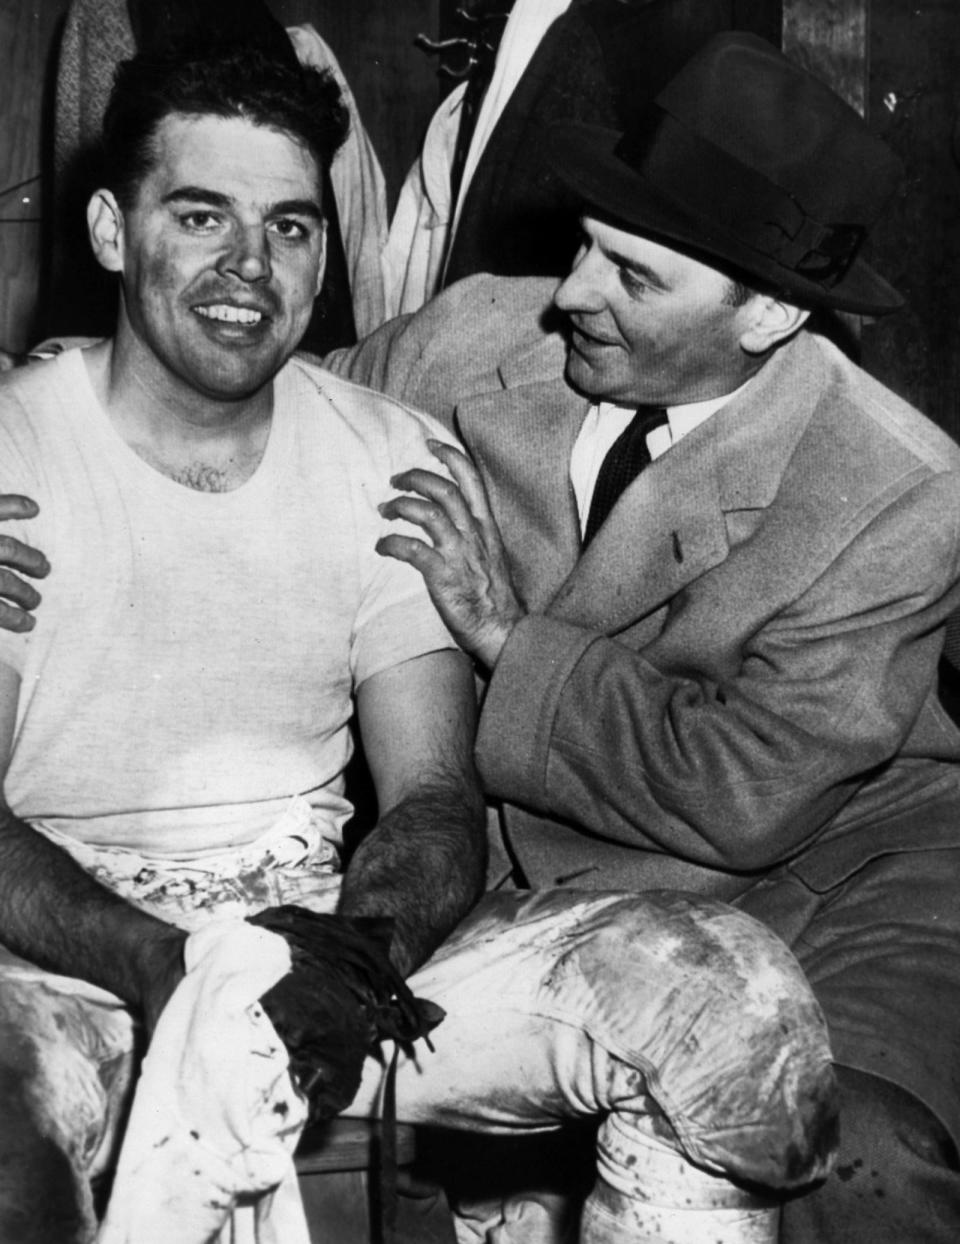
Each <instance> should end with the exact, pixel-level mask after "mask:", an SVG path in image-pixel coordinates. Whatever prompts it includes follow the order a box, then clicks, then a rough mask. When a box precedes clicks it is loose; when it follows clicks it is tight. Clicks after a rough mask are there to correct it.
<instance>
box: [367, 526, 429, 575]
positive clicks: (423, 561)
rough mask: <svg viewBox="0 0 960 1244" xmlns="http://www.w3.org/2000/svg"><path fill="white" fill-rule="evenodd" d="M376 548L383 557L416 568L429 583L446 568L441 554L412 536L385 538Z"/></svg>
mask: <svg viewBox="0 0 960 1244" xmlns="http://www.w3.org/2000/svg"><path fill="white" fill-rule="evenodd" d="M374 547H375V549H376V551H377V552H378V553H379V554H380V555H381V557H394V558H396V560H397V561H399V562H406V563H407V564H408V565H410V566H413V567H415V568H416V569H417V570H419V571H420V573H421V574H422V575H423V577H424V578H425V579H426V580H427V582H428V583H430V582H431V581H432V579H433V577H434V576H435V575H437V574H439V573H440V572H441V571H442V570H443V568H444V563H443V559H442V558H441V557H440V554H439V553H437V552H436V550H435V549H432V548H431V547H430V546H429V544H424V542H423V541H422V540H415V539H414V538H413V537H412V536H399V535H395V534H394V535H389V536H383V537H382V538H381V539H379V540H378V541H377V543H376V545H375V546H374Z"/></svg>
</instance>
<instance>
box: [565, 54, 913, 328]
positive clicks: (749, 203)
mask: <svg viewBox="0 0 960 1244" xmlns="http://www.w3.org/2000/svg"><path fill="white" fill-rule="evenodd" d="M548 144H549V147H548V150H549V158H550V160H551V162H552V164H553V166H554V168H555V169H556V171H557V173H558V174H559V175H560V177H561V178H562V179H563V180H564V181H565V182H566V183H567V184H568V185H569V186H570V187H571V188H572V189H573V190H574V191H575V192H576V193H577V194H578V195H579V196H580V197H581V199H582V200H583V201H584V202H585V203H586V204H587V206H588V207H589V208H592V209H594V210H599V212H600V214H602V215H605V216H607V217H610V218H611V219H612V220H614V221H615V222H617V223H618V224H621V225H622V226H623V227H625V228H627V229H632V230H634V231H636V232H639V233H644V234H651V235H655V236H657V237H660V238H663V239H664V240H666V241H667V242H676V243H680V245H681V246H682V247H685V248H689V249H692V250H693V251H695V252H697V253H699V254H702V255H703V256H705V257H706V258H707V260H708V262H709V260H710V259H711V258H712V259H718V260H720V261H722V263H721V266H723V264H726V265H727V266H729V267H732V268H735V269H738V270H739V271H740V272H742V273H744V274H745V275H746V276H747V277H748V278H749V277H751V276H752V277H754V278H757V279H758V280H759V281H760V282H762V283H765V284H768V285H771V286H772V287H774V288H775V289H777V290H780V291H783V293H784V294H786V295H787V296H790V297H793V298H795V299H796V300H797V301H798V302H799V303H801V304H803V305H810V306H824V307H832V308H836V309H837V310H843V311H856V312H860V313H861V314H866V315H882V314H884V313H886V312H889V311H895V310H896V309H897V308H898V307H900V306H902V304H903V300H902V298H901V297H900V296H899V294H897V292H896V290H894V289H893V287H892V286H890V285H888V284H887V282H886V281H885V280H884V279H883V278H882V277H881V276H880V275H879V274H878V273H876V272H874V271H873V269H872V268H870V267H869V266H868V265H867V264H866V263H865V262H864V261H863V260H862V259H861V258H860V250H861V247H862V244H863V242H864V239H865V238H866V236H867V234H868V232H869V230H870V228H871V226H872V225H873V223H874V221H875V220H876V218H877V216H878V215H879V214H880V212H881V210H882V209H883V206H884V204H885V203H886V201H887V200H888V199H889V198H890V196H891V195H892V193H893V192H894V190H895V189H896V186H897V184H898V182H899V179H900V175H901V166H900V162H899V160H898V159H897V157H896V156H895V155H894V154H893V152H892V151H891V150H890V149H889V147H887V145H886V144H885V143H883V142H881V141H880V139H878V138H876V137H875V136H874V135H873V134H871V132H870V130H869V129H868V128H867V126H866V124H865V123H864V122H863V120H862V119H861V118H860V116H859V115H858V114H857V113H856V112H855V111H854V110H853V109H852V108H850V107H849V106H848V105H847V104H845V103H844V102H843V100H841V99H840V97H839V96H838V95H836V94H834V92H833V91H831V90H830V89H829V87H827V86H825V85H824V83H822V82H821V81H819V79H817V78H815V77H813V75H812V74H809V73H807V72H806V71H805V70H803V69H801V68H800V67H799V66H797V65H795V64H793V63H792V62H791V61H789V60H788V59H787V58H786V57H785V56H783V55H782V54H781V53H780V52H778V51H777V50H776V49H775V48H774V47H773V46H772V45H771V44H769V43H767V42H766V41H765V40H763V39H760V38H758V37H757V36H755V35H749V34H744V33H739V32H736V33H735V32H727V33H724V34H721V35H716V36H714V37H713V38H712V39H711V40H710V41H709V42H708V43H707V44H706V45H705V46H704V47H702V48H701V49H700V51H699V52H697V53H696V55H695V56H693V58H692V59H691V60H689V61H688V62H687V63H686V65H685V66H684V67H683V68H682V69H681V70H680V72H679V73H677V74H676V76H675V77H673V78H672V79H671V81H670V82H669V83H668V85H667V86H666V87H665V88H664V89H663V90H662V91H661V92H660V93H659V95H657V97H656V99H655V100H654V102H653V103H652V104H650V105H648V106H647V107H646V108H644V109H642V110H641V111H640V113H639V114H638V115H637V117H636V119H635V120H634V121H633V122H632V123H631V125H630V126H629V128H628V129H627V130H626V131H625V132H622V133H621V132H618V131H615V130H611V129H608V128H605V127H601V126H596V125H585V124H583V123H579V122H561V123H559V124H557V125H555V126H553V127H551V130H550V131H549V134H548Z"/></svg>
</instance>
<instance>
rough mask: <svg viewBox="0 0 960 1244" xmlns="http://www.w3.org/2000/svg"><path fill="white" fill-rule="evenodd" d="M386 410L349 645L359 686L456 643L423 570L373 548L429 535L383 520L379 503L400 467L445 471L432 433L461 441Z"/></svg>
mask: <svg viewBox="0 0 960 1244" xmlns="http://www.w3.org/2000/svg"><path fill="white" fill-rule="evenodd" d="M386 414H387V415H388V416H391V415H392V417H390V418H388V419H387V434H386V436H385V437H384V440H385V442H386V443H385V444H384V446H383V449H384V450H385V453H384V455H383V458H382V463H381V465H379V466H378V467H377V468H376V471H377V478H378V479H380V480H382V481H383V486H382V488H381V489H379V491H378V490H374V493H373V495H372V496H371V505H370V512H369V513H368V514H367V515H366V516H365V517H366V519H367V521H368V522H369V536H368V537H365V538H364V539H363V540H362V541H361V548H362V549H363V551H364V562H363V566H362V579H363V589H362V592H361V599H360V605H359V608H358V610H357V614H356V619H355V622H354V628H353V633H352V636H351V644H350V668H351V672H352V675H353V681H354V685H359V684H360V683H362V682H363V681H365V679H367V678H369V677H370V676H371V675H372V674H376V673H379V672H380V671H381V670H384V669H389V668H390V667H391V666H393V665H400V664H401V663H402V662H404V661H409V660H411V659H412V658H414V657H418V656H423V655H424V654H425V653H428V652H436V651H438V650H440V649H449V648H456V647H457V645H456V641H455V640H454V639H453V637H452V636H451V634H450V632H449V631H448V630H447V628H446V626H445V625H444V624H443V622H442V621H441V619H440V615H439V614H438V613H437V611H436V609H435V608H434V606H433V602H432V601H431V600H430V596H429V594H428V592H427V589H426V586H425V584H424V581H423V577H422V576H421V574H420V572H419V571H418V570H415V569H414V568H413V567H412V566H408V565H407V564H406V563H405V562H400V561H397V560H396V559H395V558H392V557H384V556H381V555H380V554H379V553H376V552H375V551H373V550H374V546H375V545H376V542H377V541H378V540H379V539H380V538H381V537H382V536H385V535H389V534H390V533H391V532H394V533H402V534H405V535H411V536H414V537H415V538H418V539H423V540H426V539H427V537H426V535H425V533H424V532H423V531H422V529H421V528H419V527H417V526H415V525H413V524H410V523H404V522H398V521H388V520H386V519H384V518H383V517H382V516H381V515H380V514H379V512H378V511H377V510H376V505H377V504H379V503H380V502H381V501H386V500H387V499H388V498H390V497H392V496H396V495H397V492H398V490H397V489H396V488H394V487H393V486H392V485H391V484H390V482H389V481H390V477H391V476H392V475H395V474H396V473H397V472H399V471H404V470H409V469H410V468H411V467H423V468H425V469H426V470H428V471H433V472H436V473H437V474H441V475H443V474H446V471H445V469H444V467H443V466H442V465H441V463H440V462H439V461H438V459H436V458H435V457H434V456H433V454H431V453H430V451H429V450H428V449H427V446H426V440H427V437H432V438H434V439H437V440H444V441H447V442H450V443H454V444H455V443H456V442H455V441H454V438H452V437H451V435H450V433H449V432H447V431H446V430H445V429H443V428H442V426H441V425H440V424H438V423H436V422H435V421H434V420H432V419H429V418H428V417H427V416H422V415H419V414H415V413H414V412H410V411H406V410H405V409H404V408H401V407H392V410H388V411H387V412H386ZM368 551H369V552H368Z"/></svg>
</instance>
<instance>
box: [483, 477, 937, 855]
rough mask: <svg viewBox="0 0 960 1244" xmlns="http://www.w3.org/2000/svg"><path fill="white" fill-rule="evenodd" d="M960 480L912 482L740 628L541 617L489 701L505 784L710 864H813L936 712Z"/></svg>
mask: <svg viewBox="0 0 960 1244" xmlns="http://www.w3.org/2000/svg"><path fill="white" fill-rule="evenodd" d="M957 485H958V475H957V474H956V473H954V472H944V473H940V474H936V475H926V476H925V477H924V478H922V479H921V480H920V481H919V482H916V481H915V482H914V483H913V484H912V485H911V486H906V485H905V484H904V485H903V486H902V487H901V488H900V489H893V490H892V491H894V492H895V493H896V495H895V496H893V497H888V498H885V499H884V501H883V502H882V503H880V504H878V506H877V507H876V508H875V510H874V512H872V513H870V514H869V515H861V516H860V517H859V519H858V522H857V524H856V529H855V530H852V531H847V532H842V533H838V534H837V537H836V545H837V549H836V550H832V551H831V553H830V555H829V557H827V558H825V561H824V564H823V565H822V566H813V565H810V566H806V567H803V566H798V567H797V568H796V571H797V576H798V578H801V579H802V578H803V577H804V575H807V576H808V577H809V580H810V581H809V583H808V585H807V587H806V590H804V591H802V592H801V593H800V594H799V595H798V596H797V597H796V598H795V599H793V600H791V601H789V602H787V603H786V604H782V605H780V606H778V607H776V608H773V607H771V606H769V604H768V605H767V606H766V607H765V606H764V604H763V603H762V602H761V601H760V600H754V601H746V600H745V601H744V602H743V608H742V616H741V617H740V618H739V619H738V618H737V617H736V616H735V615H734V613H733V612H731V611H729V610H728V612H727V613H726V615H724V610H723V607H722V606H719V607H718V613H717V623H716V626H715V627H712V626H710V625H706V626H704V625H700V624H698V622H697V621H695V620H692V621H691V622H690V624H689V626H688V625H687V622H686V619H685V617H684V609H685V604H684V603H683V602H681V601H675V602H673V603H672V605H671V610H670V611H668V617H667V621H666V624H665V625H664V628H663V630H662V632H661V633H660V635H659V636H658V637H657V638H656V639H654V640H652V641H651V642H648V643H646V644H644V645H642V646H641V647H640V648H639V650H632V649H631V647H630V644H629V639H628V638H627V637H624V638H623V639H622V640H621V639H619V638H611V637H607V636H604V635H602V634H599V633H596V632H594V631H590V630H586V629H583V628H581V627H580V626H578V625H571V624H570V623H569V622H567V621H563V620H560V619H558V618H555V617H551V616H549V612H548V614H547V615H546V616H543V615H541V616H529V617H527V618H526V619H525V620H524V621H522V622H521V623H520V624H519V625H518V626H517V627H516V628H515V629H514V631H513V633H512V635H511V637H510V639H509V641H508V643H507V645H506V647H505V649H504V651H503V653H502V655H501V657H500V660H499V662H498V664H497V667H496V669H495V671H494V673H493V676H492V679H491V682H490V686H489V689H488V691H487V695H486V699H485V702H484V706H483V713H482V717H481V724H480V733H479V738H478V753H477V754H478V763H479V768H480V772H481V776H482V778H483V781H484V785H485V788H486V789H487V791H488V792H489V793H491V794H493V795H496V796H499V797H502V798H504V799H507V800H509V801H511V802H514V803H518V804H521V805H523V806H525V807H528V808H530V809H532V810H533V811H536V812H538V813H541V814H545V815H548V816H551V817H553V818H554V819H559V820H566V821H570V822H573V823H574V824H576V825H579V826H582V827H585V828H587V829H589V830H592V831H593V832H595V833H598V834H600V835H602V836H603V837H606V838H613V839H615V840H618V841H629V842H631V843H632V844H633V845H635V846H637V847H640V848H646V849H649V850H654V851H659V852H668V853H669V854H671V855H677V856H680V857H681V858H684V859H687V860H691V861H694V862H697V863H700V864H705V865H707V866H710V867H717V868H723V869H732V870H753V869H757V868H762V867H768V866H770V865H771V864H773V863H776V862H778V861H780V860H782V859H785V858H788V857H790V856H791V855H793V854H795V853H796V852H797V851H799V850H800V849H801V848H802V847H803V846H804V845H805V844H807V843H808V842H809V841H810V840H812V839H813V838H814V837H816V836H817V835H818V834H819V832H820V831H821V830H822V829H823V827H824V825H825V824H826V823H827V822H828V821H829V820H830V819H831V817H833V816H834V814H835V813H836V812H837V811H838V809H840V808H841V807H842V805H843V804H844V803H845V802H846V801H847V800H849V799H850V798H851V796H852V795H853V794H854V793H855V792H856V791H857V789H858V788H859V787H860V786H861V785H862V784H863V783H864V782H865V780H867V778H868V777H869V776H870V775H872V774H875V773H877V772H879V771H881V770H882V769H883V767H884V766H885V765H887V764H888V763H889V762H890V761H891V759H892V758H893V757H894V756H895V755H896V754H897V753H898V752H900V751H901V749H903V747H904V745H905V740H907V738H908V736H910V734H911V731H912V730H913V728H914V725H915V723H916V721H917V719H918V716H919V715H920V714H921V712H922V711H928V712H929V711H931V710H930V708H929V705H927V701H928V699H929V698H930V697H931V696H933V695H934V694H935V691H934V688H935V684H936V665H937V658H938V654H939V649H940V641H941V638H942V625H943V621H944V619H945V617H946V616H947V614H948V613H949V611H950V609H951V608H955V607H956V606H957V603H958V600H960V595H958V590H957V577H958V574H960V552H958V549H960V488H958V486H957ZM785 556H788V554H787V553H786V552H785ZM758 596H759V593H758ZM701 621H702V619H701ZM707 621H708V623H709V622H710V621H711V619H710V617H709V615H707ZM925 705H926V708H925ZM953 746H954V748H955V741H954V743H953Z"/></svg>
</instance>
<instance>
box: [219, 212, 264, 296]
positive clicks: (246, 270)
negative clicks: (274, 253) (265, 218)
mask: <svg viewBox="0 0 960 1244" xmlns="http://www.w3.org/2000/svg"><path fill="white" fill-rule="evenodd" d="M218 267H219V269H220V271H221V273H229V274H230V275H231V276H236V277H239V279H240V280H241V281H244V282H246V283H247V284H253V283H255V282H261V281H268V280H269V279H270V276H271V274H272V269H271V266H270V247H269V243H268V241H267V235H266V232H265V231H264V229H263V227H262V226H258V225H247V226H244V227H243V228H240V229H238V231H237V233H236V234H235V235H234V237H233V239H232V245H231V246H230V248H229V250H227V252H226V253H225V254H224V255H223V256H222V258H221V260H220V263H219V265H218Z"/></svg>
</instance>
